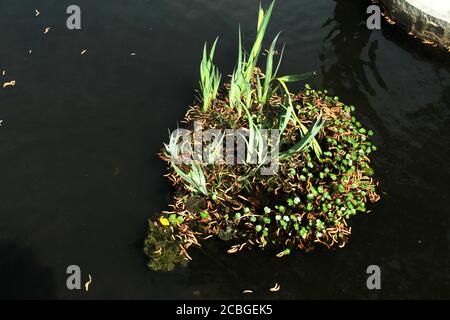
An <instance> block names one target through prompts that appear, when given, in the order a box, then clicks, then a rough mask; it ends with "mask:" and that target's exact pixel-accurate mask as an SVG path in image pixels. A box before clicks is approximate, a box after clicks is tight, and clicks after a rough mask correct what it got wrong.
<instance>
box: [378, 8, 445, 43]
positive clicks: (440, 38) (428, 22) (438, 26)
mask: <svg viewBox="0 0 450 320" xmlns="http://www.w3.org/2000/svg"><path fill="white" fill-rule="evenodd" d="M381 2H382V3H383V5H384V6H385V7H386V9H387V10H388V13H389V15H390V16H391V17H392V18H393V19H394V20H395V21H396V22H397V23H399V24H401V25H402V26H403V27H405V28H406V29H407V31H409V32H412V33H413V34H414V35H415V36H416V37H419V38H421V39H424V40H428V41H432V42H435V43H437V44H439V45H441V46H444V47H446V48H450V0H381Z"/></svg>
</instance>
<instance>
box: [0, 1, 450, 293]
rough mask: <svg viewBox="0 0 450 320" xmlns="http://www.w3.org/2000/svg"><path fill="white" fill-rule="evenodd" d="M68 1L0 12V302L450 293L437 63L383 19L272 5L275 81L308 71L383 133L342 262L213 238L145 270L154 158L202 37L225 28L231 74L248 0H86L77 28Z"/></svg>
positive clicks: (186, 87) (157, 176)
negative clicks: (369, 191)
mask: <svg viewBox="0 0 450 320" xmlns="http://www.w3.org/2000/svg"><path fill="white" fill-rule="evenodd" d="M72 2H73V1H66V0H53V1H51V0H48V1H39V5H38V4H37V2H36V1H31V0H21V1H17V0H0V26H1V27H0V41H1V48H0V69H1V70H3V69H4V70H6V76H4V77H2V83H3V82H4V81H9V80H16V81H17V83H16V86H15V87H13V88H12V87H10V88H7V89H0V119H3V125H2V127H1V128H0V168H1V169H0V170H1V176H0V194H1V201H0V275H1V278H2V280H1V281H2V283H1V285H0V288H1V289H0V294H1V296H2V297H15V298H19V297H28V298H30V297H31V298H64V299H69V298H130V299H133V298H139V299H148V298H241V297H243V294H242V290H244V289H252V290H253V291H254V294H253V295H251V296H245V297H251V298H277V299H278V298H279V299H294V298H295V299H310V298H450V284H449V283H450V279H449V275H450V273H449V249H450V248H449V244H450V231H449V216H450V215H449V214H450V212H449V209H448V200H449V197H448V196H449V187H448V179H450V175H449V165H448V164H449V161H450V152H449V142H450V141H449V137H450V135H449V133H450V129H449V128H450V122H449V115H450V112H449V105H450V63H449V59H448V55H443V54H441V53H439V52H437V51H435V50H430V49H427V48H423V47H422V46H421V45H419V44H418V43H417V42H416V41H412V40H411V39H407V38H406V37H405V36H404V35H403V34H399V33H397V31H396V30H395V29H393V28H392V27H391V26H389V25H386V24H383V26H382V30H378V31H369V30H368V29H367V28H366V27H365V19H366V17H367V16H366V14H365V11H366V8H367V5H368V2H367V1H356V0H355V1H349V0H335V1H331V0H301V1H300V0H299V1H294V0H278V3H277V4H276V9H275V12H274V15H273V17H272V21H271V25H270V31H269V33H268V39H270V38H272V37H273V36H274V35H275V34H276V33H277V32H278V31H280V30H283V34H282V40H283V41H286V42H287V47H286V54H285V59H284V63H283V67H282V71H283V73H285V72H286V73H287V72H289V73H295V72H305V71H310V70H317V71H318V73H319V76H318V77H316V78H315V79H313V80H312V81H311V83H312V85H313V86H315V87H316V88H324V87H326V88H328V89H329V91H330V92H332V93H333V94H336V95H338V96H339V97H341V99H342V100H344V101H345V102H348V103H352V104H355V105H356V106H357V112H358V115H359V117H360V118H361V121H362V122H363V123H364V124H365V126H367V127H370V128H372V129H374V131H375V132H376V133H377V135H376V137H375V140H376V143H377V145H378V147H379V148H378V150H379V151H378V152H377V153H376V155H374V158H373V163H374V167H375V169H376V174H377V177H378V179H379V180H380V181H381V189H382V193H383V197H382V200H381V201H380V202H379V204H377V205H376V206H375V207H374V208H373V212H372V213H370V214H366V215H361V216H360V217H356V218H355V219H354V220H353V222H352V223H353V224H352V226H353V235H352V237H351V239H350V242H349V244H348V245H347V246H346V247H345V248H344V249H342V250H338V251H334V252H329V251H326V250H317V251H315V252H313V253H312V254H302V253H297V254H294V255H291V256H290V257H288V258H286V259H278V258H275V257H273V256H272V255H268V254H260V252H257V251H254V252H249V253H246V254H241V255H227V254H224V251H225V249H226V248H227V246H226V244H224V243H221V242H211V243H209V244H208V245H207V246H205V247H204V248H203V249H202V250H198V251H195V252H194V253H193V257H194V261H193V262H192V263H191V264H190V265H189V266H188V267H187V268H179V269H177V270H176V271H174V272H172V273H155V272H151V271H148V270H147V269H146V267H145V264H146V260H145V257H144V256H143V254H142V252H141V244H142V240H143V237H144V234H145V229H146V220H147V218H149V217H152V216H155V215H156V214H157V213H158V211H160V210H164V209H165V206H166V204H167V201H168V190H169V189H168V186H167V184H166V181H165V179H164V178H163V176H162V175H163V173H164V170H165V168H164V165H163V163H162V162H161V161H159V160H158V159H157V157H156V156H155V154H156V153H157V152H158V150H159V148H160V147H161V145H162V143H163V142H164V141H165V140H166V139H167V137H168V131H167V130H168V128H175V127H176V123H177V121H178V120H180V119H181V117H182V116H183V114H184V112H185V111H186V107H187V105H188V104H190V103H191V102H192V99H193V94H194V90H195V88H196V87H197V83H198V65H199V61H200V53H201V49H202V46H203V43H204V41H205V40H212V39H214V38H215V37H216V35H218V34H220V42H219V46H218V52H217V63H218V64H219V65H220V67H221V69H222V71H224V72H228V73H230V72H231V71H232V67H233V64H234V60H235V56H236V50H237V26H238V23H241V25H242V26H243V30H244V32H245V34H246V35H247V38H249V39H252V38H253V36H254V29H255V23H256V8H257V6H258V1H256V0H255V1H253V0H251V1H236V0H233V1H231V0H226V1H225V0H216V1H208V0H201V1H200V0H195V1H193V0H178V1H167V0H164V1H163V0H160V1H145V0H127V1H125V0H123V1H120V0H108V1H106V0H96V1H91V0H90V1H88V0H79V1H77V4H78V5H79V6H80V7H81V9H82V30H81V31H69V30H67V28H66V27H65V20H66V17H67V15H66V14H65V11H66V8H67V6H68V5H70V4H72ZM263 4H267V1H264V2H263ZM36 6H38V7H37V8H38V9H39V11H40V12H41V14H40V15H39V16H38V17H35V16H34V9H35V7H36ZM45 27H50V28H51V29H50V31H49V32H48V33H47V34H46V35H44V34H43V30H44V28H45ZM84 49H86V50H87V52H86V53H85V54H84V55H80V52H81V51H82V50H84ZM29 50H32V52H31V53H29ZM132 53H135V55H131V54H132ZM72 264H76V265H79V266H80V267H81V269H82V272H83V280H85V278H87V274H88V273H89V274H91V275H92V277H93V283H92V288H91V290H90V291H89V292H88V293H86V292H84V291H78V292H74V291H69V290H67V288H66V285H65V283H66V274H65V271H66V268H67V266H68V265H72ZM373 264H375V265H379V266H380V268H381V271H382V289H381V290H379V291H375V292H374V291H369V290H367V288H366V278H367V274H366V273H365V272H366V268H367V267H368V266H369V265H373ZM275 282H278V283H279V284H281V290H280V291H279V292H278V293H272V292H269V290H268V288H270V287H272V286H273V284H274V283H275Z"/></svg>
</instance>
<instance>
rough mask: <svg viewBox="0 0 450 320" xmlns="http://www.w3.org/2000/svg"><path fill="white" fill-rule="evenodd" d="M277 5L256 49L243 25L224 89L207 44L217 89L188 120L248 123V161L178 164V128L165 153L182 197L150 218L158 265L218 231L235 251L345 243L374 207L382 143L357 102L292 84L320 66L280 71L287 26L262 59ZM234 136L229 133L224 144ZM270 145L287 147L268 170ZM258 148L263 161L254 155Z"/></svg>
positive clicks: (170, 263)
mask: <svg viewBox="0 0 450 320" xmlns="http://www.w3.org/2000/svg"><path fill="white" fill-rule="evenodd" d="M273 5H274V3H272V4H271V6H270V7H269V8H268V10H267V11H264V10H263V9H262V8H260V9H259V15H258V24H257V36H256V40H255V42H254V44H253V46H252V49H251V51H250V52H249V53H246V52H245V50H244V49H243V46H242V38H241V31H240V30H239V50H238V61H237V64H236V66H235V69H234V72H233V73H232V75H231V77H230V82H229V83H226V84H224V90H222V91H220V92H219V91H218V90H216V89H215V85H213V86H209V84H208V83H210V82H209V80H208V79H210V78H208V77H209V75H211V74H216V76H215V77H216V79H217V74H219V71H218V70H217V69H216V67H212V57H213V54H214V50H215V44H216V42H214V44H213V46H212V48H211V51H210V54H209V57H208V55H207V51H206V46H205V50H204V53H203V60H202V67H201V70H203V71H201V78H202V80H201V82H200V83H201V85H200V87H201V91H202V92H203V91H204V89H207V88H209V89H207V90H206V91H205V92H204V94H203V95H202V96H203V100H202V101H200V103H199V104H194V105H193V106H192V107H190V108H189V110H188V111H187V113H186V116H185V118H184V121H183V123H186V126H187V127H192V124H193V123H194V122H196V121H199V122H200V123H202V124H203V126H204V127H205V128H215V129H221V130H227V129H236V128H245V130H244V131H243V132H245V133H246V134H247V135H242V137H241V138H242V139H243V141H244V142H245V146H246V149H245V153H244V159H245V161H243V163H240V164H239V163H237V162H236V161H237V160H236V159H234V160H233V162H231V163H230V162H227V163H210V162H205V161H200V162H198V161H191V162H182V163H175V161H174V155H176V154H177V153H178V152H179V151H180V147H179V146H178V145H177V139H176V136H174V137H171V141H170V142H169V144H167V145H166V146H165V148H164V150H163V152H161V154H160V157H161V158H162V159H163V160H164V161H166V163H167V165H168V170H169V173H168V175H167V177H168V179H169V181H170V182H171V185H172V187H173V193H172V195H173V199H172V201H171V204H170V209H169V210H167V211H164V212H163V213H162V215H161V216H160V217H159V220H157V221H150V224H149V226H150V227H149V235H148V238H147V240H146V242H145V253H146V254H147V255H148V256H149V267H150V268H152V269H154V270H170V269H172V268H173V267H174V266H175V265H176V264H178V263H181V262H185V261H187V260H189V259H191V257H190V255H189V253H188V251H189V249H190V247H198V246H201V242H202V241H205V240H206V239H210V238H213V237H217V238H220V239H222V240H224V241H229V242H230V249H229V250H228V252H229V253H235V252H238V251H241V250H243V249H245V248H248V249H250V248H252V247H259V248H268V247H270V248H272V249H274V250H276V251H277V252H278V253H277V254H276V255H277V256H278V257H282V256H285V255H288V254H290V253H291V252H292V250H293V249H295V248H297V249H301V250H305V251H310V250H312V249H313V248H314V247H315V246H316V245H323V246H325V247H327V248H332V247H344V246H345V244H346V243H347V240H348V237H349V235H350V233H351V227H350V225H349V220H350V218H351V217H352V216H354V215H355V214H357V213H358V212H367V211H368V206H367V203H368V202H376V201H377V200H378V199H379V196H378V194H377V193H376V186H377V182H376V181H375V180H374V179H373V178H372V175H373V170H372V169H371V167H370V159H369V155H370V154H371V152H372V151H375V150H376V147H375V146H374V145H373V144H372V143H371V141H370V137H371V136H372V135H373V132H372V131H371V130H366V129H365V128H363V127H362V125H361V123H360V122H358V121H357V120H356V118H355V116H354V115H353V112H354V109H355V108H354V107H353V106H349V105H346V104H344V103H342V102H340V101H339V98H337V97H330V96H328V94H327V92H326V90H323V91H321V90H315V89H313V88H311V87H310V85H308V84H306V85H305V89H304V90H302V91H301V92H299V93H296V94H293V93H291V92H290V91H289V89H288V84H289V83H291V82H295V81H302V80H305V79H307V78H308V77H309V76H312V75H313V73H311V72H310V73H306V74H296V75H287V76H278V75H277V74H278V70H279V65H280V62H281V60H282V54H280V55H279V57H278V63H275V58H276V57H277V54H276V44H277V41H278V35H277V36H276V37H275V38H274V40H273V41H272V42H271V45H270V47H269V49H268V51H267V55H266V63H265V71H264V72H263V71H262V70H261V69H260V68H259V67H258V66H257V61H258V57H259V55H260V52H261V50H262V42H263V39H264V34H265V31H266V28H267V25H268V22H269V19H270V15H271V12H272V9H273ZM281 52H283V51H281ZM205 57H206V58H205ZM212 70H213V71H212ZM202 72H203V73H202ZM205 75H206V76H205ZM219 78H220V76H219ZM214 81H215V80H214ZM214 81H212V82H211V83H214ZM211 88H213V90H211ZM264 130H268V131H271V132H273V131H276V132H277V133H278V136H277V138H276V139H269V138H268V135H267V134H265V131H264ZM227 138H228V136H227V137H224V136H222V137H221V138H220V139H219V143H221V142H222V141H223V140H224V139H227ZM233 139H234V137H233ZM202 143H203V145H202V146H203V147H207V145H206V142H202ZM267 145H269V146H270V147H271V148H272V150H274V149H275V150H277V151H279V152H278V153H277V156H276V157H275V158H272V159H271V160H272V162H273V163H272V164H275V165H276V167H277V169H278V170H275V171H274V172H272V174H270V175H264V174H262V173H261V172H260V171H259V169H260V168H261V167H263V166H264V165H266V164H267V163H266V161H265V160H267V159H268V157H269V156H268V154H267V153H266V152H265V151H266V150H265V146H267ZM217 150H221V149H217ZM217 150H216V151H217ZM191 151H192V150H191ZM217 152H220V151H217ZM233 152H234V151H233ZM237 152H239V150H238V151H237ZM215 154H216V155H217V153H215ZM255 157H256V158H257V159H259V160H260V162H259V163H258V162H255V161H252V160H254V158H255ZM197 160H198V159H197Z"/></svg>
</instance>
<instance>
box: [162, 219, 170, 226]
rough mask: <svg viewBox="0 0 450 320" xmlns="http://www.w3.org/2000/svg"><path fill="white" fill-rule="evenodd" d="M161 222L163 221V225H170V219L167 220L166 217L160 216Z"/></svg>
mask: <svg viewBox="0 0 450 320" xmlns="http://www.w3.org/2000/svg"><path fill="white" fill-rule="evenodd" d="M159 222H161V224H162V225H163V226H168V225H170V222H169V220H167V219H166V218H164V217H161V218H159Z"/></svg>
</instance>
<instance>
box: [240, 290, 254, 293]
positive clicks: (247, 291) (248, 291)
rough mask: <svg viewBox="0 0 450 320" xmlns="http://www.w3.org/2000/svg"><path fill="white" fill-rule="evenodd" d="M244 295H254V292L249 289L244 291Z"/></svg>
mask: <svg viewBox="0 0 450 320" xmlns="http://www.w3.org/2000/svg"><path fill="white" fill-rule="evenodd" d="M242 293H244V294H251V293H253V291H252V290H249V289H247V290H244V291H242Z"/></svg>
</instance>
